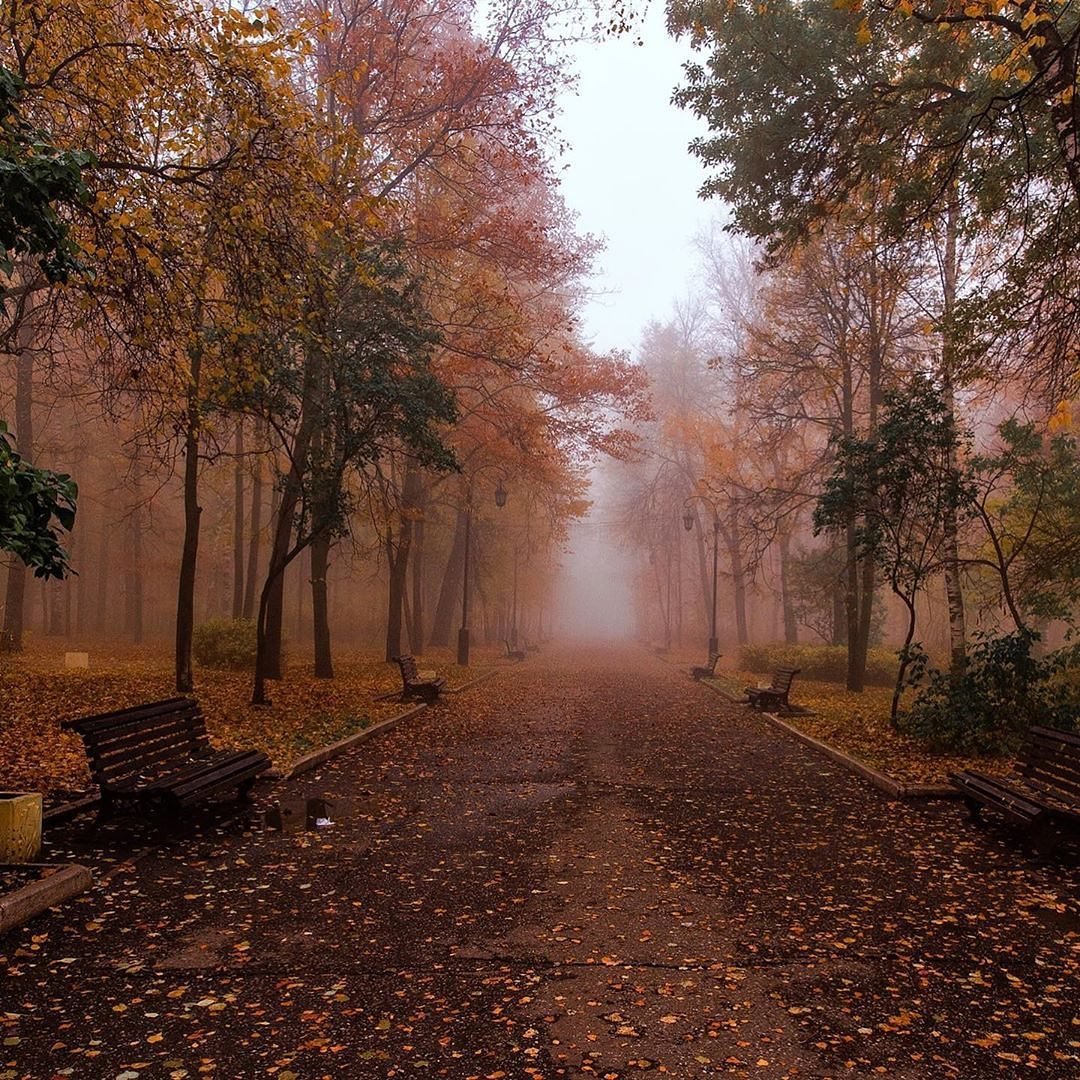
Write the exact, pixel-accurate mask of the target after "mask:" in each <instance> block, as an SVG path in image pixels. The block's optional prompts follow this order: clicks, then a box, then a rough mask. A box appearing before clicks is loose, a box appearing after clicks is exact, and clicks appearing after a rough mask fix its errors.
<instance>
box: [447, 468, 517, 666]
mask: <svg viewBox="0 0 1080 1080" xmlns="http://www.w3.org/2000/svg"><path fill="white" fill-rule="evenodd" d="M472 503H473V500H472V483H471V482H470V483H469V493H468V496H467V498H466V500H465V561H464V565H463V567H462V572H461V627H460V629H459V630H458V636H457V662H458V665H459V666H460V667H468V666H469V550H470V548H471V547H472ZM495 505H496V506H497V507H499V508H500V509H502V507H504V506H505V505H506V488H504V487H503V482H502V481H501V480H500V481H499V482H498V483H497V484H496V485H495Z"/></svg>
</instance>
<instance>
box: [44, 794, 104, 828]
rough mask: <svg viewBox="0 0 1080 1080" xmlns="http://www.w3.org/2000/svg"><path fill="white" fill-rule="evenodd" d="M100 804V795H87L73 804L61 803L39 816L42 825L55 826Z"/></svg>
mask: <svg viewBox="0 0 1080 1080" xmlns="http://www.w3.org/2000/svg"><path fill="white" fill-rule="evenodd" d="M100 804H101V796H100V795H87V796H85V797H84V798H81V799H75V800H74V801H73V802H68V803H61V804H60V805H59V806H53V807H50V809H48V810H46V811H45V813H44V814H42V815H41V823H42V824H43V825H55V824H56V823H57V822H60V821H67V820H68V819H69V818H73V817H78V815H79V814H81V813H83V812H85V811H86V810H92V809H93V808H94V807H95V806H99V805H100Z"/></svg>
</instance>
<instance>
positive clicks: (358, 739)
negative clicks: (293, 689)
mask: <svg viewBox="0 0 1080 1080" xmlns="http://www.w3.org/2000/svg"><path fill="white" fill-rule="evenodd" d="M426 708H427V705H414V706H413V707H412V708H411V709H405V710H404V711H403V712H399V713H397V715H395V716H391V717H388V718H387V719H386V720H380V721H379V722H378V723H377V724H372V725H371V727H366V728H364V729H363V730H362V731H354V732H353V733H352V735H346V736H345V738H344V739H338V741H337V742H334V743H330V744H329V745H328V746H323V747H321V748H320V749H318V750H312V752H311V753H310V754H305V755H304V756H303V757H302V758H298V759H297V760H296V761H294V762H293V763H292V764H291V765H290V766H289V767H288V768H287V769H285V770H281V771H279V770H277V769H271V770H270V771H269V772H268V773H266V776H267V777H268V778H269V779H271V780H291V779H292V778H293V777H294V776H300V775H301V773H306V772H310V771H311V770H312V769H317V768H318V767H319V766H320V765H322V764H323V763H324V762H327V761H330V760H331V759H332V758H336V757H339V756H340V755H341V754H344V753H345V751H346V750H349V749H351V748H352V747H354V746H358V745H359V744H360V743H364V742H367V741H368V739H373V738H375V736H376V735H382V734H383V732H385V731H390V730H391V729H392V728H395V727H397V726H398V724H400V723H401V722H402V721H403V720H408V719H409V717H410V716H415V715H416V714H417V713H418V712H422V711H423V710H424V709H426Z"/></svg>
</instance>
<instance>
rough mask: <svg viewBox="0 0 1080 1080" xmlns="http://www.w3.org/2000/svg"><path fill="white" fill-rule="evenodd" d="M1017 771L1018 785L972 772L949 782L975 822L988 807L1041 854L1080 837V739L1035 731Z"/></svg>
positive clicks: (952, 777)
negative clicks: (1069, 838) (1068, 835)
mask: <svg viewBox="0 0 1080 1080" xmlns="http://www.w3.org/2000/svg"><path fill="white" fill-rule="evenodd" d="M1014 772H1015V773H1016V774H1017V777H1016V783H1007V782H1006V781H1004V780H1001V779H999V778H998V777H996V776H987V775H986V774H985V773H980V772H975V771H974V770H972V769H964V770H962V771H961V772H956V773H951V774H950V776H949V779H950V780H951V781H952V783H953V786H954V787H956V788H958V789H959V791H960V793H961V794H962V795H963V797H964V802H965V803H966V804H967V807H968V812H969V814H970V817H971V820H972V821H978V820H979V819H980V816H981V813H982V809H983V807H987V806H988V807H990V808H991V809H992V810H994V811H996V812H997V813H999V814H1001V815H1002V816H1003V817H1005V818H1006V819H1007V820H1009V821H1011V822H1012V823H1013V824H1014V825H1018V826H1019V827H1020V828H1021V829H1022V830H1023V832H1024V835H1025V838H1027V839H1029V840H1030V841H1031V842H1032V843H1033V844H1034V846H1035V847H1036V848H1038V849H1039V850H1040V851H1050V850H1052V849H1053V848H1054V847H1055V846H1056V845H1057V844H1058V843H1059V842H1060V841H1061V840H1062V839H1063V838H1064V835H1065V834H1066V833H1068V832H1074V833H1076V832H1080V735H1075V734H1073V733H1072V732H1068V731H1057V730H1055V729H1054V728H1046V727H1033V728H1032V729H1031V731H1030V732H1029V735H1028V742H1027V745H1026V747H1025V749H1024V754H1023V756H1022V758H1021V760H1020V762H1019V764H1018V765H1017V767H1016V768H1015V769H1014Z"/></svg>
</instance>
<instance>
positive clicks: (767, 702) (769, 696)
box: [746, 667, 802, 712]
mask: <svg viewBox="0 0 1080 1080" xmlns="http://www.w3.org/2000/svg"><path fill="white" fill-rule="evenodd" d="M801 670H802V668H791V667H782V668H777V669H776V671H775V672H773V677H772V682H771V683H770V684H769V685H768V686H748V687H747V688H746V696H747V698H748V699H749V701H750V707H751V708H752V709H761V710H762V711H763V712H767V711H769V710H771V709H789V708H790V707H791V706H790V705H789V704H788V694H789V693H791V684H792V682H794V680H795V676H796V675H798V674H799V672H800V671H801Z"/></svg>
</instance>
